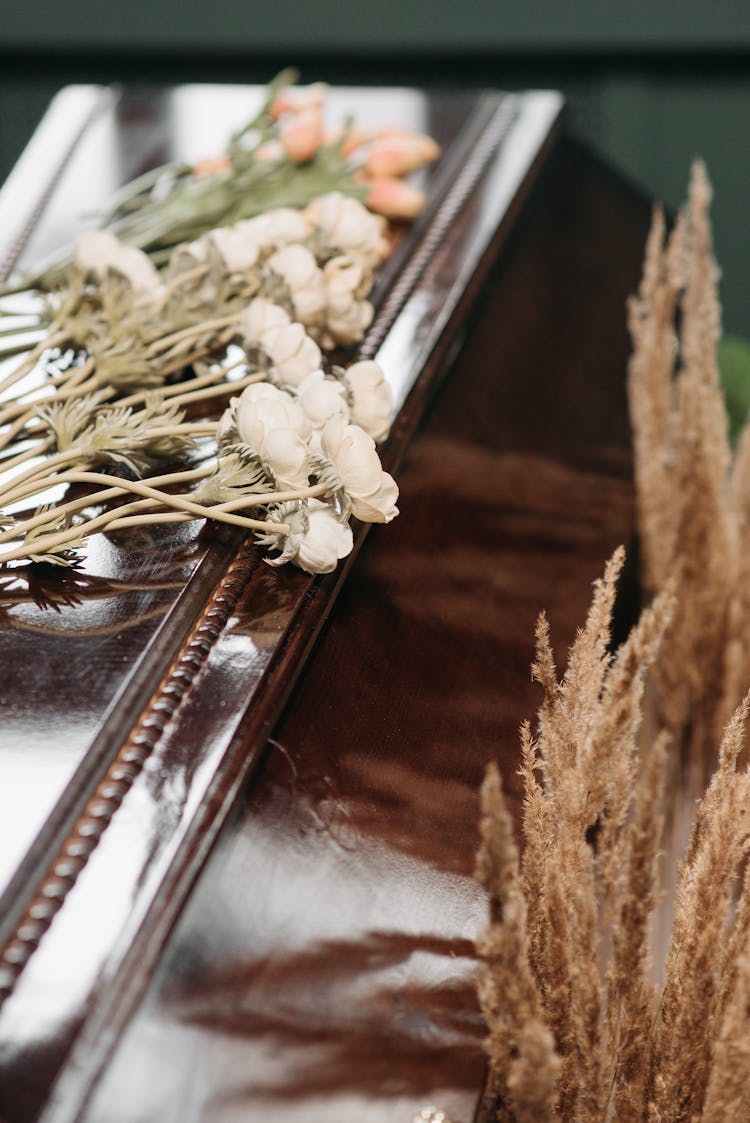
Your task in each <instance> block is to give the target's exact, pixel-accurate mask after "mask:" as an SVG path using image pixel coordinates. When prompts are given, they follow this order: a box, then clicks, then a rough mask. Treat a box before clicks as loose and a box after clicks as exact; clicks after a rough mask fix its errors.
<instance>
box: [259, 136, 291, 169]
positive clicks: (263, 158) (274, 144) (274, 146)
mask: <svg viewBox="0 0 750 1123" xmlns="http://www.w3.org/2000/svg"><path fill="white" fill-rule="evenodd" d="M253 155H254V156H255V159H256V160H260V162H261V164H267V163H270V162H271V161H272V160H281V159H282V157H283V155H284V145H283V144H282V143H281V141H280V140H268V141H266V143H265V144H261V145H260V146H259V147H258V148H256V149H255V152H254V153H253Z"/></svg>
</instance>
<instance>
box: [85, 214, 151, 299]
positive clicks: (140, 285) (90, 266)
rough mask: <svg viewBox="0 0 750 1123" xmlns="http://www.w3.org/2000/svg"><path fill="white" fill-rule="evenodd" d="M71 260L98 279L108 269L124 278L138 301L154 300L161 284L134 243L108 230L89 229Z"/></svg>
mask: <svg viewBox="0 0 750 1123" xmlns="http://www.w3.org/2000/svg"><path fill="white" fill-rule="evenodd" d="M74 262H75V264H76V265H77V266H78V268H79V269H80V270H81V271H82V272H83V273H86V274H88V275H89V276H91V277H94V278H95V279H96V280H97V281H102V280H104V277H105V276H106V274H107V272H108V271H109V270H110V269H111V270H112V271H113V272H114V273H119V274H120V276H121V277H124V278H125V280H126V281H127V282H128V284H129V285H130V286H131V288H132V289H133V293H134V295H135V296H136V298H138V299H139V300H157V299H158V298H159V297H160V296H161V294H162V292H163V287H162V284H161V281H160V280H159V274H158V273H157V272H156V269H155V268H154V266H153V264H152V262H151V260H150V259H149V258H148V257H147V256H146V254H145V253H143V252H142V250H139V249H136V248H135V246H126V245H125V244H124V243H123V242H121V241H120V240H119V238H116V237H115V236H114V234H111V233H110V232H109V231H108V230H89V231H87V232H86V233H85V234H82V235H81V237H80V238H79V239H78V241H77V242H76V246H75V253H74Z"/></svg>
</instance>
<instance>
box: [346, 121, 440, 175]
mask: <svg viewBox="0 0 750 1123" xmlns="http://www.w3.org/2000/svg"><path fill="white" fill-rule="evenodd" d="M439 155H440V146H439V145H438V144H436V143H435V141H434V140H433V139H432V137H429V136H425V135H424V134H423V133H406V132H405V133H401V134H394V135H393V136H387V137H379V138H378V139H377V140H374V141H373V142H372V144H371V145H370V150H369V152H368V153H367V159H366V160H365V165H364V167H365V171H366V172H367V174H368V175H372V176H380V175H408V173H409V172H415V171H417V170H418V169H419V168H424V167H425V166H426V165H427V164H431V163H432V162H433V160H437V158H438V156H439Z"/></svg>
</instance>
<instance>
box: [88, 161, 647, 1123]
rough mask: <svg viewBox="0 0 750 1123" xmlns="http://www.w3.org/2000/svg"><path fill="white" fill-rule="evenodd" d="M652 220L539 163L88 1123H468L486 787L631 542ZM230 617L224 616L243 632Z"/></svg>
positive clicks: (599, 182)
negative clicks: (390, 504) (633, 453)
mask: <svg viewBox="0 0 750 1123" xmlns="http://www.w3.org/2000/svg"><path fill="white" fill-rule="evenodd" d="M647 221H648V214H647V208H646V206H645V205H644V204H643V203H642V201H641V200H639V199H638V198H636V197H635V196H634V195H633V194H632V193H631V192H630V191H629V190H628V189H626V188H625V187H624V186H623V185H622V184H621V183H620V182H618V181H617V180H616V179H615V178H614V177H613V176H612V175H611V174H609V173H608V172H607V171H606V170H605V169H603V168H602V167H601V166H600V165H599V164H598V163H597V161H596V160H595V159H594V158H592V157H591V156H590V155H589V154H588V152H586V151H585V150H583V149H581V148H580V147H578V146H577V145H576V144H574V143H573V142H570V141H565V142H564V143H563V144H561V145H560V146H559V147H558V149H557V150H556V152H555V154H554V155H553V156H552V157H551V158H550V160H549V162H548V163H547V165H546V168H545V170H544V173H543V175H542V178H541V181H540V183H539V184H538V186H537V189H536V191H535V192H534V194H533V196H532V198H531V200H530V201H529V203H528V205H527V207H526V209H525V210H524V212H523V214H522V216H521V219H520V221H519V222H518V224H517V225H516V227H515V229H514V232H513V235H512V239H511V241H510V243H509V244H508V245H507V246H506V248H505V250H504V252H503V253H502V255H501V258H500V261H499V262H498V265H497V267H496V269H495V271H494V273H493V276H492V278H491V280H490V282H489V283H488V284H487V285H486V287H485V290H484V292H483V294H482V299H481V302H480V306H479V310H478V314H477V316H476V317H475V318H474V320H473V325H472V327H471V329H470V331H469V332H468V335H467V338H466V342H465V344H464V347H463V349H462V351H461V353H460V355H459V357H458V358H457V359H456V360H455V361H454V363H453V365H452V368H451V369H450V372H449V374H448V377H447V378H446V380H445V382H444V384H443V386H442V388H441V390H440V392H439V394H437V395H436V397H435V400H434V402H433V404H432V408H431V410H430V413H429V417H428V420H427V421H426V423H425V424H424V425H423V426H422V428H421V429H420V431H419V433H418V435H417V437H416V439H415V440H414V442H413V443H412V446H411V449H410V452H409V454H408V458H407V460H406V462H405V464H404V465H403V468H402V471H401V476H400V482H401V487H402V511H403V517H402V518H401V519H400V520H399V521H398V523H397V524H396V525H395V526H394V527H392V528H389V530H388V531H387V532H380V531H376V532H375V533H374V534H372V535H371V536H370V538H369V539H368V541H367V543H366V545H365V547H364V549H363V550H362V553H361V555H360V557H359V560H358V562H357V564H356V566H355V568H354V570H353V572H352V574H351V576H350V579H349V580H348V582H347V584H346V586H345V588H344V589H343V591H342V593H341V596H340V597H339V599H338V601H337V603H336V605H335V607H334V609H333V612H332V614H331V616H330V619H329V621H328V624H327V626H326V630H325V632H324V633H323V635H322V636H321V638H320V640H319V642H318V644H317V647H316V649H315V652H314V657H313V658H312V659H311V660H310V662H309V663H308V665H307V668H306V670H305V673H304V675H303V677H302V679H301V681H300V683H299V685H298V687H297V689H296V691H295V694H294V696H293V698H292V699H291V700H290V702H289V704H288V706H287V708H286V710H285V712H284V715H283V717H282V719H281V720H280V722H279V724H278V725H277V727H276V729H275V731H274V733H273V736H272V737H271V738H270V740H269V742H268V747H267V751H266V754H265V757H264V760H263V763H262V766H261V768H260V770H259V771H258V772H257V774H256V775H255V777H254V779H253V781H252V783H249V784H248V785H246V787H245V788H244V790H243V792H242V796H241V802H240V805H239V807H238V809H237V811H236V813H235V815H234V816H233V818H232V820H231V822H230V824H229V826H228V827H227V829H226V830H225V831H224V833H223V835H222V837H221V839H220V842H219V845H218V847H217V849H216V850H215V852H214V853H213V855H212V856H211V858H210V860H209V862H208V863H207V865H206V866H205V868H204V870H203V872H202V874H201V876H200V878H199V880H198V883H197V885H196V887H195V890H194V892H193V894H192V897H191V899H190V903H189V905H188V907H187V909H186V910H185V912H184V914H183V916H182V917H181V919H180V921H179V923H178V925H177V927H176V928H175V930H174V932H173V934H172V937H171V939H170V940H169V943H168V945H167V946H166V948H165V949H164V952H163V956H162V960H161V964H160V966H159V968H158V971H157V974H156V976H155V979H154V982H153V984H152V985H151V987H150V988H149V991H148V993H147V995H146V998H145V1000H144V1001H143V1003H142V1004H141V1007H140V1009H139V1011H138V1013H137V1015H136V1016H135V1017H134V1018H133V1019H132V1021H131V1023H130V1025H129V1027H128V1029H127V1031H126V1032H125V1034H124V1036H123V1038H122V1040H121V1043H120V1045H119V1047H118V1048H117V1050H116V1052H115V1054H114V1056H113V1059H112V1061H111V1063H110V1064H109V1066H108V1068H107V1070H106V1073H105V1075H104V1076H103V1078H102V1079H101V1080H100V1082H99V1085H98V1087H97V1089H96V1092H95V1094H94V1096H93V1099H92V1100H91V1102H90V1104H89V1106H88V1109H87V1110H86V1111H85V1112H84V1114H83V1116H82V1117H81V1118H82V1119H84V1120H85V1123H135V1121H140V1120H143V1121H146V1120H158V1121H159V1123H209V1121H210V1123H240V1121H242V1123H301V1121H302V1120H304V1121H305V1123H354V1121H360V1120H362V1121H366V1123H402V1121H404V1123H409V1121H410V1120H411V1118H412V1116H413V1115H414V1113H415V1112H416V1111H417V1110H419V1109H420V1108H421V1107H422V1106H424V1105H425V1104H427V1103H437V1104H439V1105H440V1106H442V1107H443V1108H445V1109H446V1110H448V1111H449V1112H450V1115H451V1117H452V1118H453V1119H455V1120H457V1121H463V1123H468V1120H470V1119H471V1117H472V1116H473V1114H474V1112H475V1109H476V1107H477V1101H478V1097H479V1094H480V1089H481V1083H482V1078H483V1062H482V1056H481V1049H480V1039H481V1035H482V1029H481V1024H480V1019H479V1016H478V1012H477V1008H476V1001H475V997H474V992H473V986H472V973H473V969H474V961H473V944H472V940H473V937H474V936H475V934H476V932H477V930H478V928H479V926H480V925H481V924H482V923H483V902H482V900H481V895H480V893H479V892H478V890H477V887H476V886H475V884H474V882H473V881H472V878H471V873H472V866H473V854H474V850H475V847H476V843H477V812H478V807H477V787H478V785H479V783H480V780H481V776H482V772H483V768H484V766H485V763H486V762H487V760H488V759H489V758H490V757H492V756H497V757H499V758H500V760H501V762H502V765H503V769H504V773H505V779H506V784H507V785H508V787H509V788H510V789H511V790H512V791H513V793H514V795H515V796H516V797H517V793H518V790H517V780H516V778H515V777H514V771H515V767H516V761H517V743H518V741H517V727H518V723H519V721H520V720H521V719H522V718H523V717H524V716H528V715H531V714H532V713H533V711H534V709H535V707H536V704H537V702H538V697H537V693H536V689H535V688H534V687H533V686H532V684H531V682H530V678H529V670H528V668H529V662H530V659H531V654H532V646H531V641H532V633H533V626H534V621H535V617H536V614H537V613H538V611H539V610H540V609H541V608H543V607H544V608H545V609H546V610H547V611H548V613H549V616H550V620H551V625H552V634H553V641H554V643H555V644H556V646H557V647H558V649H562V648H564V647H565V646H566V645H567V644H569V643H570V642H571V640H572V638H573V635H574V631H575V628H576V626H577V625H578V624H579V623H580V622H581V620H582V618H583V615H584V613H585V610H586V607H587V605H588V601H589V596H590V583H591V581H592V580H593V579H594V578H595V577H596V576H598V574H599V573H600V571H601V568H602V565H603V562H604V560H605V558H606V557H607V556H608V555H609V553H610V552H611V550H612V549H613V548H614V547H615V546H616V545H617V544H618V543H620V542H626V543H628V542H629V540H630V536H631V527H632V495H631V483H630V459H629V451H628V444H629V441H628V425H627V418H626V408H625V394H624V369H625V361H626V353H627V340H626V335H625V328H624V301H625V298H626V295H627V294H628V293H629V292H630V291H631V290H632V289H633V287H634V285H635V284H636V280H637V276H638V271H639V264H640V257H641V250H642V244H643V239H644V236H645V230H646V226H647ZM241 621H242V611H240V614H239V622H240V626H241Z"/></svg>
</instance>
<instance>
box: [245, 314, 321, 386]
mask: <svg viewBox="0 0 750 1123" xmlns="http://www.w3.org/2000/svg"><path fill="white" fill-rule="evenodd" d="M258 344H259V346H260V347H262V349H263V351H264V352H265V354H266V355H267V356H268V359H269V361H270V363H271V368H270V370H269V372H268V377H269V378H270V379H271V381H272V382H276V383H278V384H279V385H281V386H299V384H300V383H301V382H304V380H305V379H306V378H307V376H308V374H311V373H312V372H313V371H314V370H318V369H319V367H320V362H321V355H320V348H319V347H318V345H317V343H316V342H315V340H314V339H311V338H310V336H309V335H308V334H307V332H306V331H305V329H304V327H303V326H302V324H287V326H286V327H278V328H269V329H268V331H265V332H264V333H263V335H262V336H261V337H260V339H259V340H258Z"/></svg>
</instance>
